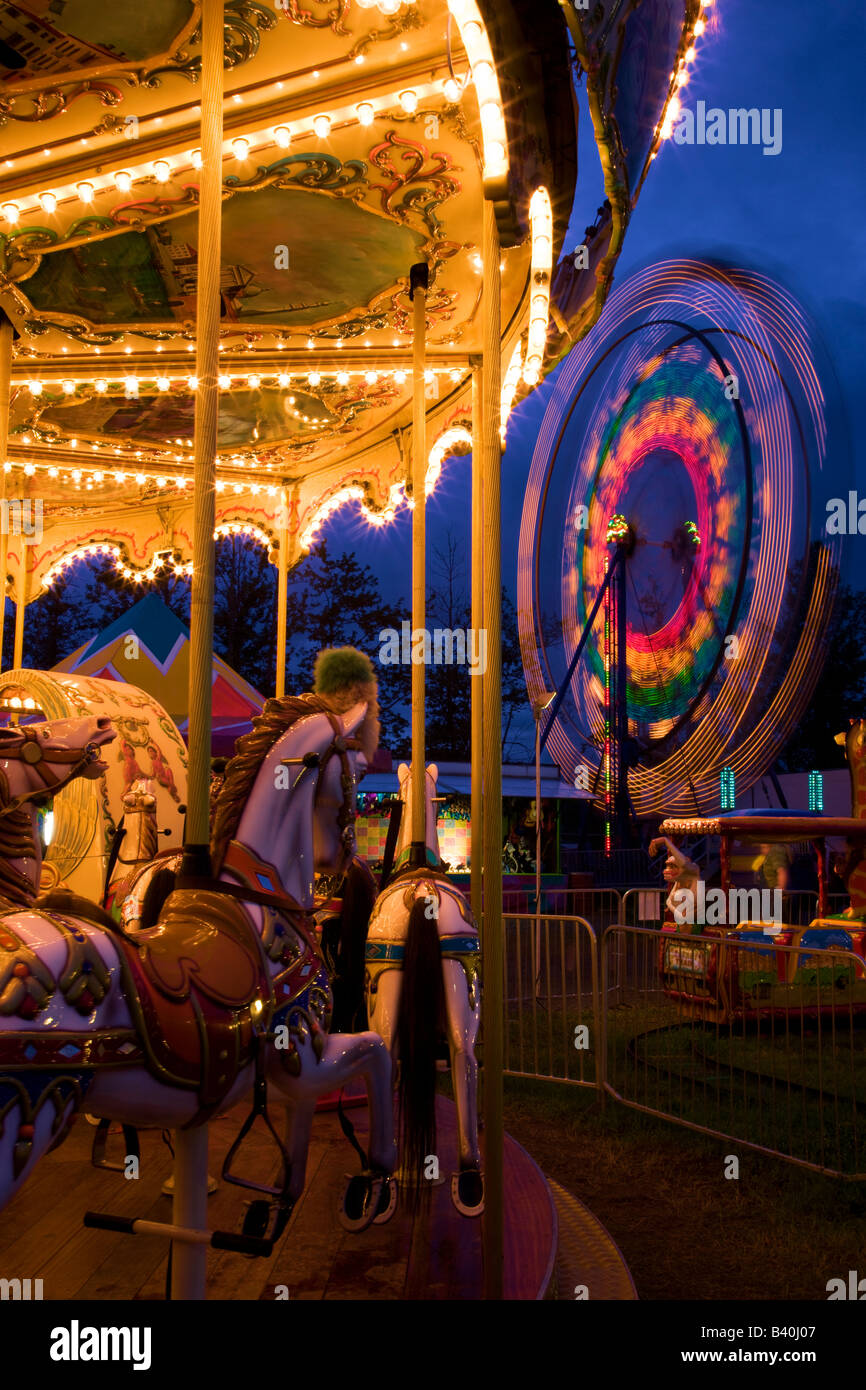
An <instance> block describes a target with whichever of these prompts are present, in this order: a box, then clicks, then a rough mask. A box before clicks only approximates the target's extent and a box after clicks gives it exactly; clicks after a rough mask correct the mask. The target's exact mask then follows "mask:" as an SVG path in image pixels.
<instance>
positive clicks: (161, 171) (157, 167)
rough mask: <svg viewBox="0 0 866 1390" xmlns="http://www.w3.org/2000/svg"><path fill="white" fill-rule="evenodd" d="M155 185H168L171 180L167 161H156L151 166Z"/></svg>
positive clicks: (169, 166)
mask: <svg viewBox="0 0 866 1390" xmlns="http://www.w3.org/2000/svg"><path fill="white" fill-rule="evenodd" d="M153 172H154V176H155V178H156V181H157V183H168V181H169V179H170V178H171V165H170V164H169V162H168V160H167V159H158V160H157V161H156V163H155V164H154V166H153Z"/></svg>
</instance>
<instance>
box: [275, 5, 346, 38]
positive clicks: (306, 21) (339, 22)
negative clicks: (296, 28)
mask: <svg viewBox="0 0 866 1390" xmlns="http://www.w3.org/2000/svg"><path fill="white" fill-rule="evenodd" d="M317 3H318V4H322V3H327V0H317ZM276 5H277V9H279V10H282V12H283V14H284V15H285V16H286V18H287V19H290V20H291V22H292V23H293V24H302V25H304V27H305V28H307V29H331V30H332V31H333V33H335V34H343V35H348V33H349V30H348V29H347V28H346V26H345V24H344V23H343V20H344V18H345V16H346V12H347V10H348V8H349V0H337V4H336V6H335V7H334V9H332V10H329V11H328V13H327V14H326V15H324V16H322V17H321V18H319V19H317V18H316V16H315V15H314V14H313V12H312V10H302V9H301V6H300V5H299V3H298V0H276Z"/></svg>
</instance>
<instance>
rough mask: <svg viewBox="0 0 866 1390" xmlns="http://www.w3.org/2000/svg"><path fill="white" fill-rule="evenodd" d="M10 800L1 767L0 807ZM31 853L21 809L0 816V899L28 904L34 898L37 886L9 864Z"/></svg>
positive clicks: (26, 816) (30, 832)
mask: <svg viewBox="0 0 866 1390" xmlns="http://www.w3.org/2000/svg"><path fill="white" fill-rule="evenodd" d="M11 800H12V795H11V793H10V790H9V778H8V777H7V776H6V773H5V772H4V771H3V769H2V768H0V806H3V807H8V805H9V803H10V802H11ZM33 850H34V843H33V827H32V824H31V821H30V816H29V814H28V813H27V811H26V810H25V808H24V807H23V806H17V807H16V808H15V810H14V811H6V813H5V815H2V816H0V898H6V899H8V900H10V901H12V902H16V903H23V904H25V905H29V904H30V903H32V902H33V901H34V899H35V897H36V886H35V885H31V884H30V882H29V880H28V879H27V878H26V876H25V875H24V874H22V873H21V872H20V871H19V870H18V869H15V868H13V867H12V864H11V863H10V862H9V861H10V860H12V859H26V858H28V857H30V856H32V854H33Z"/></svg>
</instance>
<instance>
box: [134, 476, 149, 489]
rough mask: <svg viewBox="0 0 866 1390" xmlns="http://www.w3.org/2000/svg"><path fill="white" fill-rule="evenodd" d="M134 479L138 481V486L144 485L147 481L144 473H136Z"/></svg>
mask: <svg viewBox="0 0 866 1390" xmlns="http://www.w3.org/2000/svg"><path fill="white" fill-rule="evenodd" d="M135 481H136V482H137V483H138V486H139V487H144V485H145V483H146V482H147V475H146V474H145V473H136V475H135Z"/></svg>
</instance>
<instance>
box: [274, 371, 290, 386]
mask: <svg viewBox="0 0 866 1390" xmlns="http://www.w3.org/2000/svg"><path fill="white" fill-rule="evenodd" d="M291 381H292V378H291V377H290V376H289V374H288V372H280V374H279V376H278V377H277V383H278V385H280V386H282V387H283V388H284V389H285V387H286V386H290V385H291Z"/></svg>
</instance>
